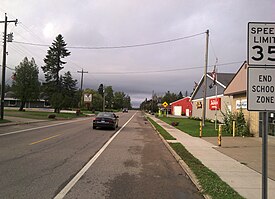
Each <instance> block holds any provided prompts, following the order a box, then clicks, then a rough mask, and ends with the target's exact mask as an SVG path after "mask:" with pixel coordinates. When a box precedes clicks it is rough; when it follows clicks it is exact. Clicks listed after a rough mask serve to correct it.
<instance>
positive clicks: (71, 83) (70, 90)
mask: <svg viewBox="0 0 275 199" xmlns="http://www.w3.org/2000/svg"><path fill="white" fill-rule="evenodd" d="M61 77H62V78H61V80H62V94H63V99H64V104H63V107H65V108H69V107H70V108H72V107H76V106H77V104H78V102H79V100H78V99H79V96H78V95H79V93H78V92H77V87H76V84H77V80H74V79H73V78H72V75H71V73H70V71H68V72H66V73H65V74H64V76H61Z"/></svg>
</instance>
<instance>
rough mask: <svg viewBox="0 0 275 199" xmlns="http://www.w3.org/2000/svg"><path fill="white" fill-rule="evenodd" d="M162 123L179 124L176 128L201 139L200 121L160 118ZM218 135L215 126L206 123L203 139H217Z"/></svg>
mask: <svg viewBox="0 0 275 199" xmlns="http://www.w3.org/2000/svg"><path fill="white" fill-rule="evenodd" d="M159 119H161V120H162V121H164V122H166V123H167V124H170V125H171V123H172V122H179V125H178V126H175V127H176V128H177V129H179V130H181V131H183V132H185V133H188V134H189V135H191V136H194V137H199V136H200V121H198V120H193V119H189V118H173V117H159ZM217 129H218V125H217ZM217 135H218V130H215V124H214V123H211V122H205V126H204V128H203V131H202V137H216V136H217ZM222 135H223V136H229V134H224V133H223V134H222Z"/></svg>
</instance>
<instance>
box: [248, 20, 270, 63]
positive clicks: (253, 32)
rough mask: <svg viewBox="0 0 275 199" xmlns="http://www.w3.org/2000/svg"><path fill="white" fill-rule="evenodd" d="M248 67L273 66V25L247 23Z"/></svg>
mask: <svg viewBox="0 0 275 199" xmlns="http://www.w3.org/2000/svg"><path fill="white" fill-rule="evenodd" d="M247 43H248V48H247V50H248V52H247V55H248V57H247V61H248V65H249V66H261V67H263V66H275V23H267V22H249V23H248V42H247Z"/></svg>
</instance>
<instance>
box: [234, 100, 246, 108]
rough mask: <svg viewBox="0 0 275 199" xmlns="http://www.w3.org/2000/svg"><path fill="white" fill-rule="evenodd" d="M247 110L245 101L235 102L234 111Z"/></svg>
mask: <svg viewBox="0 0 275 199" xmlns="http://www.w3.org/2000/svg"><path fill="white" fill-rule="evenodd" d="M241 108H242V109H247V100H246V99H243V100H236V109H241Z"/></svg>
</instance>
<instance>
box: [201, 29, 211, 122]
mask: <svg viewBox="0 0 275 199" xmlns="http://www.w3.org/2000/svg"><path fill="white" fill-rule="evenodd" d="M208 42H209V30H206V48H205V65H204V86H203V87H204V92H203V106H202V108H203V110H202V126H203V127H204V125H205V112H206V91H207V65H208Z"/></svg>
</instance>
